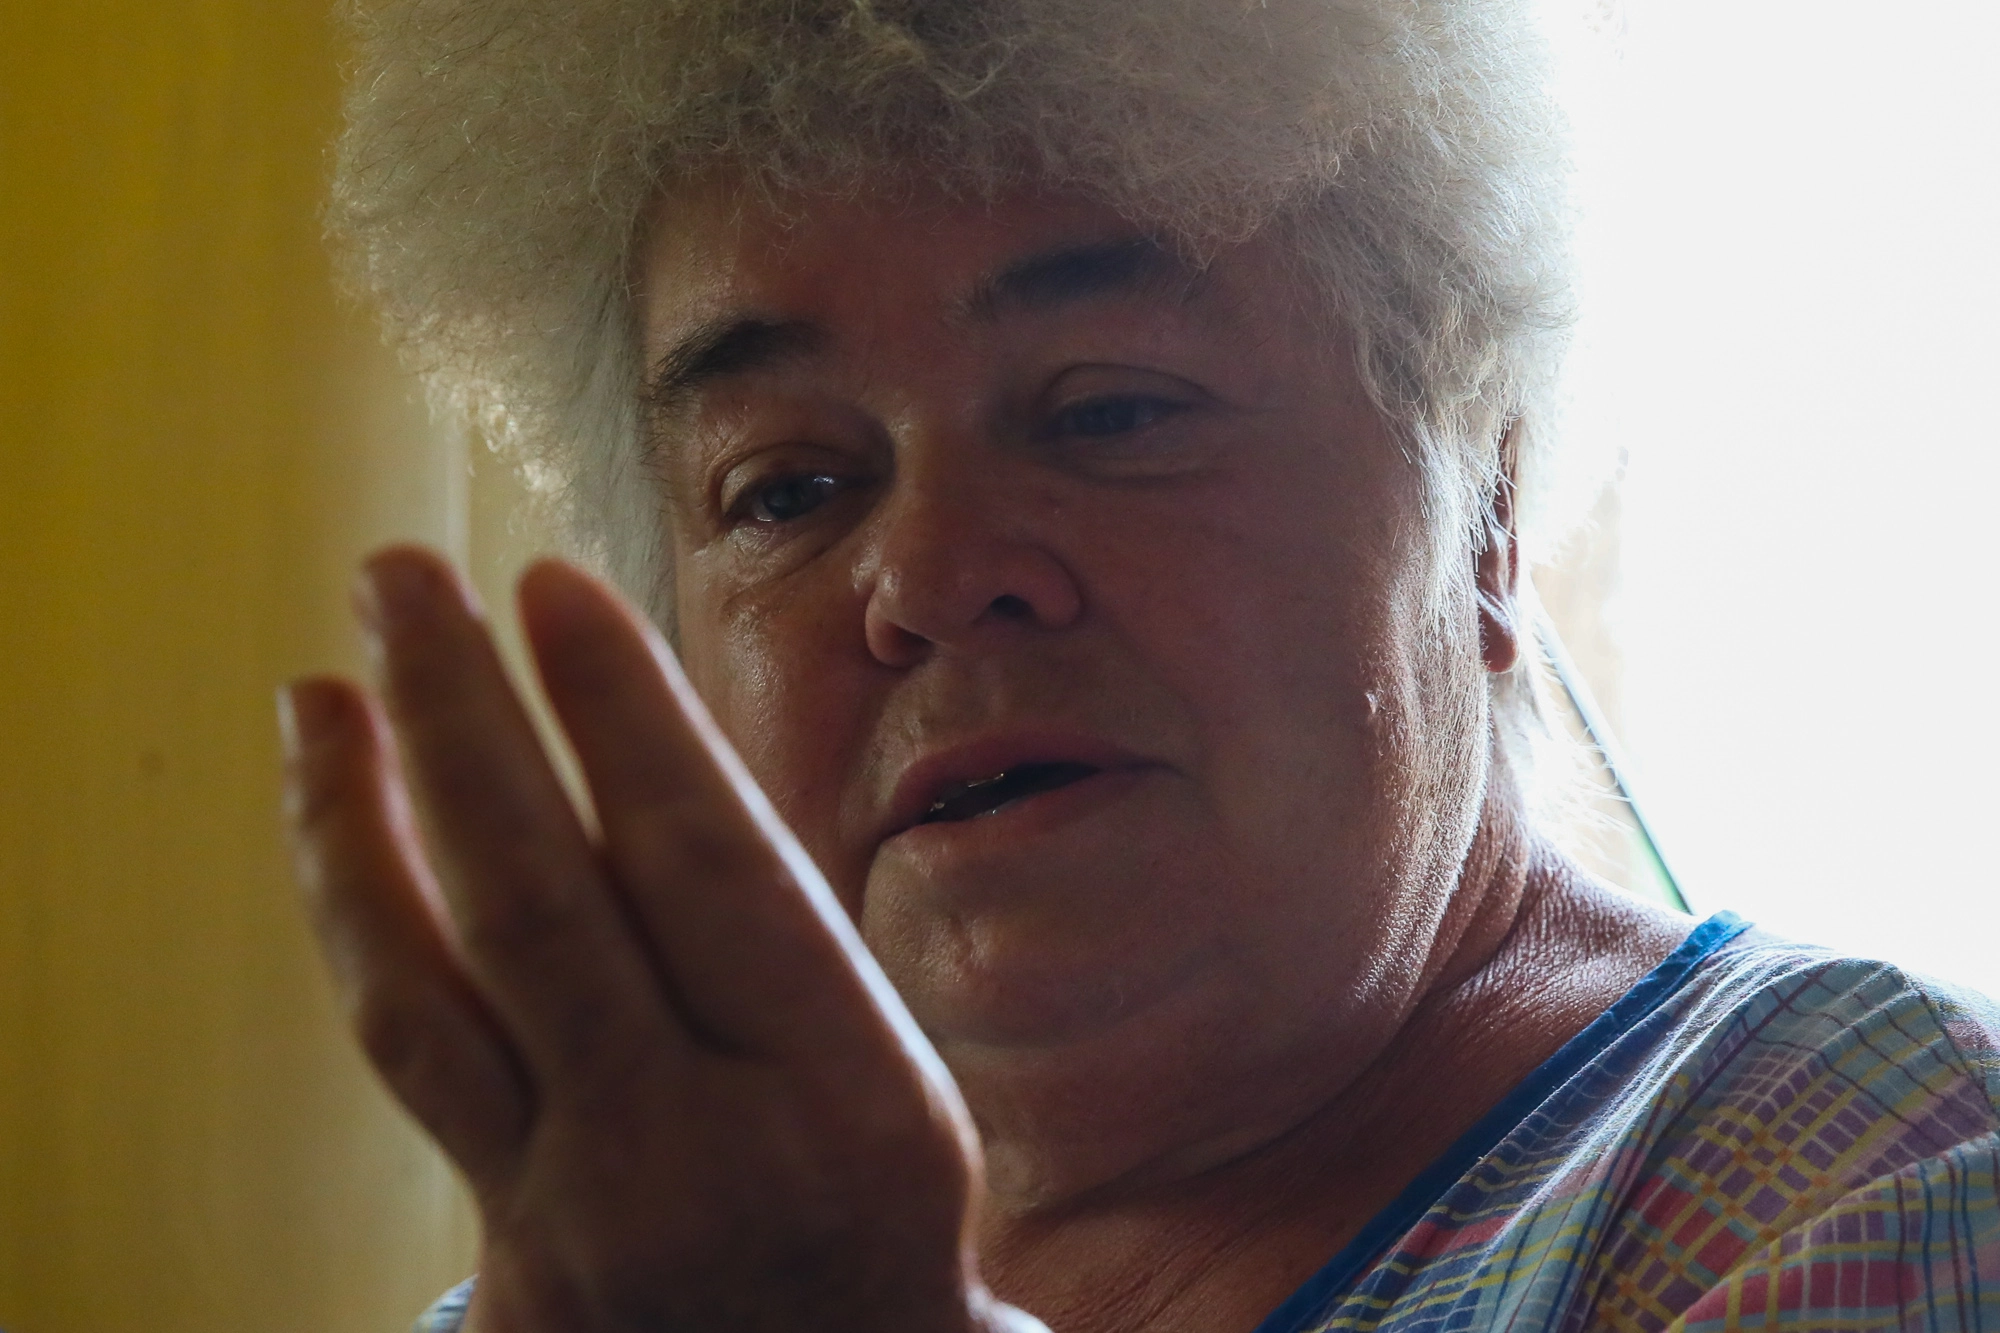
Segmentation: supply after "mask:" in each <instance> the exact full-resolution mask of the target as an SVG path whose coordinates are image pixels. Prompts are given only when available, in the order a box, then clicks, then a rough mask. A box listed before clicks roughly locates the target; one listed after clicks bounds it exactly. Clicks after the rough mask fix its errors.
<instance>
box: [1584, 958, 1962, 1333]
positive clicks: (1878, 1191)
mask: <svg viewBox="0 0 2000 1333" xmlns="http://www.w3.org/2000/svg"><path fill="white" fill-rule="evenodd" d="M1656 1018H1657V1020H1658V1023H1657V1028H1658V1030H1657V1031H1655V1032H1654V1033H1653V1034H1652V1038H1653V1040H1652V1041H1651V1042H1650V1043H1643V1045H1644V1046H1645V1049H1644V1050H1643V1051H1635V1052H1634V1054H1635V1056H1637V1059H1636V1061H1635V1063H1634V1067H1633V1069H1632V1071H1631V1073H1632V1075H1633V1078H1634V1085H1633V1086H1632V1087H1631V1088H1629V1089H1628V1093H1629V1094H1630V1097H1628V1098H1627V1099H1623V1100H1624V1102H1625V1108H1624V1109H1625V1114H1623V1115H1620V1116H1619V1117H1617V1118H1618V1119H1619V1120H1620V1121H1621V1122H1622V1123H1621V1128H1622V1130H1623V1133H1622V1134H1621V1136H1620V1137H1621V1138H1622V1139H1623V1142H1622V1144H1621V1147H1622V1148H1625V1149H1627V1150H1628V1151H1627V1155H1626V1156H1625V1160H1624V1162H1623V1163H1622V1171H1621V1174H1623V1175H1624V1179H1623V1181H1621V1182H1620V1186H1621V1187H1620V1188H1617V1189H1616V1190H1615V1193H1616V1195H1617V1197H1618V1199H1619V1204H1620V1206H1619V1207H1617V1208H1616V1209H1615V1210H1614V1211H1613V1212H1612V1214H1611V1216H1610V1218H1608V1219H1607V1220H1608V1221H1609V1223H1610V1225H1609V1226H1608V1227H1607V1229H1606V1231H1605V1234H1604V1235H1603V1237H1602V1246H1601V1248H1600V1249H1599V1250H1598V1252H1597V1254H1596V1256H1595V1257H1594V1261H1593V1262H1592V1264H1591V1265H1590V1268H1591V1273H1590V1278H1589V1281H1588V1282H1587V1283H1586V1284H1585V1288H1586V1290H1587V1291H1588V1292H1589V1299H1588V1301H1587V1302H1586V1303H1587V1305H1588V1307H1589V1309H1590V1310H1591V1317H1592V1319H1593V1321H1594V1322H1597V1323H1607V1322H1608V1323H1611V1324H1617V1323H1619V1322H1621V1321H1630V1322H1634V1323H1635V1324H1637V1325H1643V1326H1649V1327H1663V1326H1674V1327H1686V1328H1697V1327H1739V1326H1741V1324H1740V1322H1738V1321H1739V1320H1740V1318H1741V1316H1742V1314H1743V1313H1744V1311H1745V1310H1757V1311H1768V1312H1769V1314H1771V1315H1772V1316H1774V1317H1775V1319H1774V1320H1773V1322H1779V1323H1784V1324H1785V1325H1786V1326H1800V1323H1801V1319H1802V1317H1803V1318H1804V1323H1805V1324H1807V1325H1810V1326H1814V1327H1818V1326H1821V1322H1822V1321H1823V1320H1827V1319H1831V1320H1835V1321H1837V1322H1838V1323H1839V1326H1842V1327H1850V1328H1875V1327H1897V1326H1901V1325H1902V1324H1903V1323H1905V1322H1906V1320H1907V1319H1909V1318H1914V1317H1919V1316H1920V1315H1921V1313H1922V1312H1923V1311H1931V1312H1932V1313H1935V1312H1936V1310H1937V1309H1938V1308H1939V1306H1938V1302H1940V1301H1942V1302H1945V1303H1946V1304H1948V1305H1952V1306H1953V1307H1954V1308H1958V1309H1961V1310H1964V1309H1970V1307H1968V1306H1966V1304H1965V1303H1966V1302H1967V1301H1968V1300H1971V1301H1973V1302H1975V1303H1977V1302H1978V1301H1980V1300H1981V1299H1982V1298H1981V1295H1980V1291H1979V1288H1978V1282H1977V1277H1976V1274H1977V1272H1978V1270H1979V1269H1980V1268H1981V1267H1984V1268H1985V1270H1986V1272H1987V1273H1988V1274H1989V1275H1990V1276H2000V1109H1996V1108H2000V1095H1996V1094H2000V1011H1996V1009H1995V1007H1994V1006H1993V1005H1992V1003H1991V1002H1989V1001H1987V1000H1986V999H1985V998H1984V997H1982V996H1979V995H1977V994H1974V993H1972V992H1969V991H1964V990H1961V989H1958V988H1955V987H1951V986H1948V985H1944V984H1942V983H1938V982H1935V981H1931V980H1929V979H1927V978H1924V977H1921V976H1918V975H1916V974H1913V973H1911V972H1909V971H1906V970H1904V969H1902V968H1899V967H1896V966H1894V965H1892V964H1889V963H1885V962H1882V961H1880V960H1876V959H1868V958H1856V957H1848V956H1843V955H1839V954H1835V953H1832V952H1829V951H1827V950H1823V949H1816V948H1813V947H1811V946H1806V945H1799V944H1795V943H1792V942H1790V941H1786V940H1782V939H1778V938H1775V937H1772V936H1768V935H1763V934H1761V933H1758V932H1749V933H1746V934H1744V935H1742V936H1740V937H1739V938H1738V939H1736V940H1735V941H1732V942H1731V944H1730V945H1729V946H1727V947H1725V948H1723V949H1720V950H1718V951H1717V952H1716V953H1715V954H1714V955H1713V956H1712V957H1711V958H1710V959H1708V960H1707V961H1706V963H1705V965H1704V966H1703V967H1702V968H1701V969H1700V971H1699V973H1698V975H1695V976H1692V977H1690V978H1689V981H1688V983H1687V984H1686V986H1685V987H1684V988H1683V989H1682V991H1681V992H1680V993H1679V994H1677V995H1676V997H1675V999H1674V1000H1673V1001H1672V1002H1671V1003H1669V1004H1666V1005H1663V1006H1662V1007H1661V1011H1660V1012H1659V1014H1658V1015H1657V1016H1656ZM1634 1035H1636V1034H1634ZM1968 1274H1972V1275H1974V1276H1973V1277H1972V1279H1971V1281H1972V1285H1971V1287H1970V1288H1967V1287H1966V1286H1965V1282H1966V1280H1967V1275H1968ZM1995 1298H1996V1299H2000V1287H1996V1291H1995ZM1746 1302H1747V1303H1748V1304H1747V1305H1746ZM1996 1315H2000V1307H1996V1309H1995V1310H1991V1311H1987V1312H1986V1317H1987V1318H1988V1319H1989V1320H1992V1319H1994V1317H1995V1316H1996ZM1976 1322H1977V1321H1976V1320H1975V1324H1976ZM1951 1326H1954V1327H1957V1326H1974V1325H1961V1324H1959V1323H1957V1322H1954V1323H1952V1325H1951ZM1995 1326H1996V1327H2000V1320H1996V1321H1995Z"/></svg>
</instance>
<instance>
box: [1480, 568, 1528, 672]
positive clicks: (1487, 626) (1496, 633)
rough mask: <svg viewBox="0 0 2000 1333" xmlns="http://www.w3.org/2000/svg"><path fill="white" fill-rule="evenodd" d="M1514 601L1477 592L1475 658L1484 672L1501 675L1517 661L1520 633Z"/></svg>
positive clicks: (1518, 657)
mask: <svg viewBox="0 0 2000 1333" xmlns="http://www.w3.org/2000/svg"><path fill="white" fill-rule="evenodd" d="M1514 611H1515V601H1514V598H1513V597H1512V596H1511V595H1509V596H1508V597H1506V598H1505V599H1502V598H1497V597H1493V596H1490V595H1488V593H1487V591H1486V589H1485V588H1484V587H1481V588H1480V590H1479V655H1480V658H1481V660H1482V661H1483V662H1484V663H1485V665H1486V669H1487V670H1488V671H1490V672H1492V673H1493V674H1494V675H1496V676H1498V675H1504V674H1506V673H1507V672H1509V671H1512V670H1513V669H1514V664H1515V663H1516V662H1518V661H1520V660H1521V633H1520V626H1519V624H1518V623H1517V617H1516V616H1515V614H1514Z"/></svg>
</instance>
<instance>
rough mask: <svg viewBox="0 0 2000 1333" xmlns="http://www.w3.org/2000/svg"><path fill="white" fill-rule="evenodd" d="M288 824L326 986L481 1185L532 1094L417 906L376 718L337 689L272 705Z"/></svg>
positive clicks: (303, 690)
mask: <svg viewBox="0 0 2000 1333" xmlns="http://www.w3.org/2000/svg"><path fill="white" fill-rule="evenodd" d="M279 718H280V727H281V729H282V731H283V732H284V735H285V750H286V770H287V773H286V778H287V780H286V800H285V807H286V822H287V824H288V825H289V828H290V833H291V838H292V847H293V851H294V855H295V857H296V860H297V865H298V878H299V884H300V887H301V889H303V891H304V893H305V899H306V905H307V910H308V912H309V914H310V916H311V919H312V923H313V926H314V929H315V931H316V933H317V935H318V937H319V942H320V950H321V952H322V953H323V954H324V955H325V957H326V960H327V964H328V966H329V969H330V970H331V972H332V974H333V980H334V987H335V990H336V993H337V994H338V996H339V998H340V1000H341V1002H342V1004H343V1006H344V1007H345V1009H346V1011H347V1015H348V1019H349V1021H350V1022H351V1023H352V1025H353V1027H354V1030H355V1032H356V1034H357V1035H358V1036H359V1038H360V1040H361V1045H362V1048H363V1050H364V1051H366V1053H367V1055H368V1058H369V1060H370V1062H371V1063H373V1064H374V1066H375V1068H376V1070H377V1071H378V1072H379V1073H380V1074H381V1076H382V1078H383V1081H384V1082H386V1083H387V1084H388V1085H389V1089H390V1091H392V1092H393V1093H394V1094H395V1095H396V1097H397V1098H398V1099H399V1100H400V1101H401V1102H402V1103H403V1105H404V1106H406V1107H408V1108H409V1110H410V1113H411V1114H412V1115H414V1116H415V1117H416V1118H417V1121H418V1122H419V1123H420V1124H422V1125H423V1127H424V1128H425V1129H426V1130H428V1131H430V1133H431V1135H432V1137H434V1138H435V1139H436V1140H437V1141H438V1144H439V1145H440V1146H441V1147H442V1148H443V1149H444V1150H445V1152H446V1153H448V1154H449V1155H450V1156H451V1158H452V1159H453V1160H454V1161H456V1162H457V1163H458V1165H459V1167H460V1168H461V1169H462V1170H463V1171H464V1172H465V1174H466V1175H467V1177H469V1178H470V1179H471V1180H472V1181H474V1182H475V1184H478V1183H480V1182H483V1181H485V1180H487V1179H488V1178H490V1177H492V1176H494V1175H496V1174H498V1173H500V1172H503V1171H504V1170H505V1169H506V1167H507V1164H508V1163H509V1162H510V1161H511V1160H512V1159H513V1157H514V1154H515V1153H516V1152H517V1151H518V1149H519V1147H520V1145H521V1143H522V1141H523V1139H524V1138H525V1136H526V1134H527V1130H528V1124H529V1119H530V1102H529V1090H528V1085H527V1083H526V1081H525V1079H524V1077H523V1075H522V1071H521V1069H520V1066H519V1064H518V1061H517V1057H516V1056H515V1054H514V1052H513V1051H512V1049H511V1047H510V1045H509V1043H508V1041H507V1039H506V1037H505V1036H504V1035H503V1034H502V1033H501V1032H500V1030H499V1028H498V1026H497V1025H496V1024H495V1023H494V1021H493V1017H492V1015H491V1014H490V1013H489V1012H488V1011H487V1009H486V1006H485V1005H484V1004H483V1003H482V1002H481V1001H480V999H479V997H478V995H477V993H476V992H475V991H474V990H473V988H472V986H471V985H470V984H469V983H468V982H467V981H466V979H465V976H464V974H463V973H462V972H461V971H460V970H459V968H458V965H457V963H456V961H455V960H454V959H453V958H452V955H451V949H450V947H449V945H448V944H447V943H446V942H445V939H444V937H443V935H442V934H441V933H440V931H439V929H438V922H437V919H436V917H435V916H434V915H433V913H432V911H431V910H430V908H429V907H428V906H427V905H426V903H425V897H426V895H425V892H424V888H425V885H424V878H423V876H424V871H423V862H422V856H421V853H420V852H419V850H418V847H417V842H416V837H415V832H414V830H413V828H412V827H411V824H410V820H409V818H408V808H407V806H406V805H405V803H404V802H403V800H402V798H401V782H400V779H399V777H398V775H397V774H396V772H395V760H394V754H393V752H392V751H391V750H390V748H389V747H388V745H387V744H386V741H387V736H386V732H385V728H384V726H383V724H382V722H381V719H380V717H379V715H378V714H377V713H376V712H375V710H374V709H373V708H371V707H370V706H369V703H368V701H367V699H366V698H365V697H364V696H363V695H362V694H361V692H360V691H359V690H357V689H355V688H354V687H353V686H352V685H349V684H347V683H346V682H344V681H337V680H306V681H299V682H297V683H296V684H294V685H292V686H291V687H290V688H288V689H287V690H285V691H284V692H282V693H281V694H280V696H279Z"/></svg>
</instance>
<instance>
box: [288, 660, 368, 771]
mask: <svg viewBox="0 0 2000 1333" xmlns="http://www.w3.org/2000/svg"><path fill="white" fill-rule="evenodd" d="M277 702H278V737H279V739H280V741H281V742H282V743H283V745H284V752H285V758H286V760H287V761H288V762H290V763H293V764H296V763H298V762H299V761H300V760H301V759H303V758H304V757H305V756H306V755H307V754H309V753H310V752H312V751H313V750H315V749H317V748H319V747H320V746H321V745H323V744H324V743H326V742H327V741H328V740H331V739H333V738H335V737H337V736H339V735H341V734H343V733H344V732H345V731H346V730H347V729H348V728H350V727H351V726H353V724H354V722H355V719H356V718H357V716H358V715H359V714H360V713H361V711H362V704H361V701H360V698H359V694H358V691H357V690H356V689H355V687H354V685H353V684H352V683H351V682H349V681H346V680H342V679H341V678H340V677H338V676H301V677H299V678H298V679H296V680H291V681H287V682H286V683H285V684H283V685H280V686H279V687H278V701H277Z"/></svg>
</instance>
